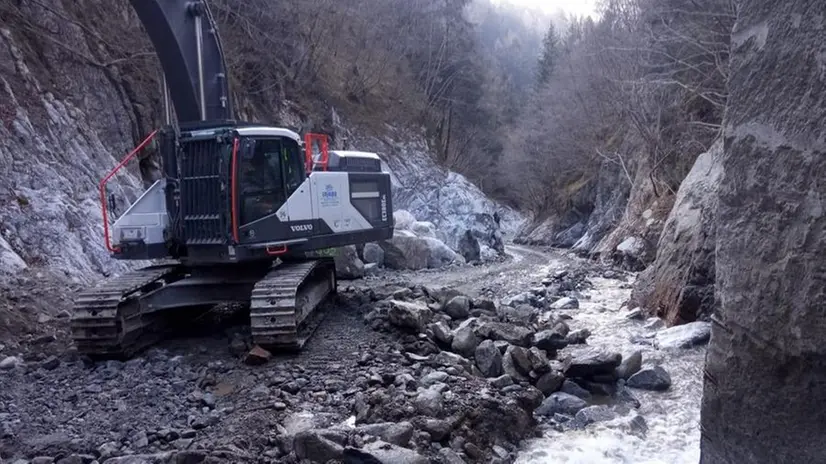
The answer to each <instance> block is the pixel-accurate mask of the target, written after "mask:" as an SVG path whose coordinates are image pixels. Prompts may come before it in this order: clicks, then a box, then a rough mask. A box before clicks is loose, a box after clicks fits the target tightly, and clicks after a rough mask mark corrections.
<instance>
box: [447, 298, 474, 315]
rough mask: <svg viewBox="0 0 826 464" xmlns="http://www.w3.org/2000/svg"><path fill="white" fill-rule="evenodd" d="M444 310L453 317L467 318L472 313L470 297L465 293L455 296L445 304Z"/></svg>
mask: <svg viewBox="0 0 826 464" xmlns="http://www.w3.org/2000/svg"><path fill="white" fill-rule="evenodd" d="M444 312H445V313H446V314H447V315H448V316H450V317H451V318H453V319H465V318H467V317H468V316H469V315H470V299H468V297H466V296H464V295H458V296H455V297H453V298H451V299H450V300H449V301H448V302H447V303H446V304H445V307H444Z"/></svg>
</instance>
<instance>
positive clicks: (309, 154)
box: [304, 132, 330, 175]
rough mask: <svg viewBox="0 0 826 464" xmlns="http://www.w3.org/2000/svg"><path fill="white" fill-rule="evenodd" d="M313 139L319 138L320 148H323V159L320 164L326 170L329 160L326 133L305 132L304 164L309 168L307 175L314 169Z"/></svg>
mask: <svg viewBox="0 0 826 464" xmlns="http://www.w3.org/2000/svg"><path fill="white" fill-rule="evenodd" d="M313 140H318V142H319V148H320V149H321V161H319V164H320V165H321V166H322V168H323V169H324V170H325V171H326V170H327V163H328V162H329V160H330V158H329V153H328V143H327V135H326V134H313V133H311V132H308V133H306V134H304V160H305V161H304V164H305V167H306V168H307V175H310V173H311V172H312V171H313Z"/></svg>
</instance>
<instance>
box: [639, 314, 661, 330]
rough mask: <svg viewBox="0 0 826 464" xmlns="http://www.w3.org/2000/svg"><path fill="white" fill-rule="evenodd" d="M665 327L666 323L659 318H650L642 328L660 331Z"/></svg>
mask: <svg viewBox="0 0 826 464" xmlns="http://www.w3.org/2000/svg"><path fill="white" fill-rule="evenodd" d="M663 327H665V321H663V320H662V319H660V318H659V317H649V318H648V319H646V320H645V324H643V326H642V328H643V329H646V330H660V329H662V328H663Z"/></svg>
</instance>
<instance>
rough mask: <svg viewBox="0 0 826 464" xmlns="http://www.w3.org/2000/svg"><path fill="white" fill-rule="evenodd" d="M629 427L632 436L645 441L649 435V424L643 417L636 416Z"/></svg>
mask: <svg viewBox="0 0 826 464" xmlns="http://www.w3.org/2000/svg"><path fill="white" fill-rule="evenodd" d="M628 426H629V432H630V433H631V435H634V436H637V437H639V438H642V439H645V436H646V435H647V434H648V423H646V422H645V418H644V417H642V416H634V418H633V419H631V421H630V422H629V423H628Z"/></svg>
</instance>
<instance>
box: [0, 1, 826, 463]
mask: <svg viewBox="0 0 826 464" xmlns="http://www.w3.org/2000/svg"><path fill="white" fill-rule="evenodd" d="M207 3H208V4H209V7H210V9H211V11H212V12H213V14H214V16H215V20H216V21H217V24H218V32H219V33H220V35H221V40H222V41H223V43H224V46H225V54H226V57H227V66H228V67H229V69H230V74H231V76H232V79H231V80H232V84H233V85H232V99H233V101H234V103H235V106H236V107H237V111H238V113H239V117H240V118H241V119H243V120H247V121H259V122H264V123H266V124H272V125H275V126H279V127H284V128H289V129H290V130H294V131H295V132H296V133H299V134H301V135H303V134H305V133H307V132H313V133H323V134H326V136H327V137H329V140H330V149H331V150H343V151H347V150H351V151H363V152H368V153H374V154H376V155H377V156H378V157H379V159H380V164H381V168H382V170H383V171H385V172H387V173H389V175H390V179H391V193H392V204H393V211H392V212H391V213H392V218H393V224H394V231H393V237H392V238H390V239H387V240H379V241H371V242H367V243H360V244H357V245H349V246H345V247H338V248H335V249H334V250H335V251H334V255H335V268H336V275H337V278H338V281H337V285H338V286H337V294H336V295H335V296H333V297H331V299H330V300H329V301H328V302H326V303H324V304H323V305H322V306H321V316H320V318H319V322H318V325H317V327H315V328H314V329H313V330H314V331H313V333H312V336H311V337H310V338H309V340H308V341H307V344H306V345H305V346H304V347H303V348H302V349H301V350H299V351H298V352H289V353H288V352H284V353H282V352H277V351H270V350H265V349H262V348H261V347H259V346H257V345H256V344H255V343H254V342H253V338H254V336H253V334H252V332H251V326H250V309H249V307H245V306H244V305H243V304H242V305H234V304H230V305H218V306H214V307H210V308H206V310H204V311H200V312H197V313H196V312H193V313H192V315H191V316H189V315H184V316H181V318H180V319H178V320H177V323H176V324H173V325H172V326H170V327H169V331H168V333H165V334H164V336H163V337H162V338H161V339H160V340H159V341H158V342H157V343H155V344H153V345H152V346H151V347H149V348H147V349H145V350H143V351H141V352H140V353H138V354H137V355H136V356H134V357H132V358H130V359H120V360H96V359H95V360H93V359H91V358H89V357H87V356H83V355H81V354H80V353H79V352H78V349H77V347H76V346H75V345H74V344H73V342H72V338H71V334H70V330H69V321H70V319H71V318H72V317H73V311H74V307H73V301H74V298H75V295H77V294H78V292H79V291H80V290H81V289H84V288H89V287H91V286H94V285H97V284H99V283H101V282H103V281H105V279H108V278H111V277H114V276H118V275H123V274H124V273H127V272H129V271H130V270H132V269H135V268H137V267H142V266H145V265H149V264H152V263H150V262H149V261H128V260H117V259H113V258H112V257H111V256H110V253H109V251H108V250H107V249H106V246H105V242H104V240H103V237H104V218H103V215H102V209H101V197H100V194H99V191H98V183H99V181H100V180H101V179H102V178H103V177H104V176H106V175H107V173H109V172H110V171H111V170H112V169H113V168H114V167H115V166H116V165H117V164H118V163H119V162H120V160H121V159H122V158H123V157H124V156H125V155H126V154H127V153H129V152H130V151H131V150H132V149H133V147H134V146H135V145H136V144H137V143H139V142H140V141H141V140H143V139H144V137H146V136H147V135H148V134H149V133H151V132H152V131H153V130H154V129H155V128H158V127H160V126H162V125H163V124H164V105H163V98H162V90H163V88H162V81H161V70H160V65H159V62H158V59H157V57H156V52H155V50H154V49H153V47H152V44H151V43H150V41H149V39H148V37H147V35H146V33H145V30H144V26H143V25H142V24H141V22H140V21H139V20H138V17H137V16H136V15H135V13H134V11H133V10H132V8H131V7H130V4H129V2H128V1H127V0H117V1H104V0H52V1H44V0H0V85H2V87H0V463H2V462H10V463H15V464H29V463H38V464H48V463H60V464H75V463H84V464H88V463H105V464H127V463H128V464H138V463H182V462H186V463H201V462H203V463H206V462H234V463H235V462H237V463H246V462H278V463H341V462H343V463H349V464H355V463H370V464H374V463H386V464H390V463H394V464H395V463H417V464H418V463H422V464H425V463H438V464H461V463H499V464H505V463H519V464H544V463H560V462H565V463H595V464H600V463H605V464H609V463H611V464H613V463H628V462H632V463H643V462H645V463H668V464H697V463H702V464H706V463H707V464H724V463H725V464H741V463H774V462H797V461H802V460H804V459H808V460H810V461H812V462H819V461H820V460H821V459H822V456H824V455H826V450H824V449H823V448H824V446H823V445H822V444H820V443H821V442H820V441H819V440H817V434H818V432H819V431H820V428H819V426H820V425H821V424H822V422H823V421H822V419H823V418H822V416H823V414H822V413H820V412H819V411H820V409H819V408H818V404H819V403H820V402H821V399H822V396H823V389H822V388H820V386H821V385H822V384H823V381H822V380H823V379H822V378H821V377H822V374H820V372H821V369H820V367H821V364H823V362H822V361H823V359H822V358H823V356H822V354H821V351H822V349H821V348H820V346H821V344H820V343H819V340H820V338H821V335H822V334H823V330H821V329H822V326H823V324H822V323H820V322H819V320H818V316H819V315H820V313H821V312H820V311H818V310H819V309H822V306H823V304H822V303H821V301H822V297H823V294H824V285H823V282H822V280H823V279H820V278H819V276H820V274H819V268H820V267H821V264H820V263H822V262H823V261H824V260H826V255H824V252H823V249H824V243H823V242H824V240H826V233H824V217H826V215H824V210H823V202H824V198H823V195H824V189H823V188H822V187H821V183H822V182H819V179H818V177H817V176H818V175H820V174H821V173H824V172H826V166H824V159H826V158H824V156H825V154H826V136H824V132H823V129H822V128H821V126H822V125H823V124H820V125H819V123H823V122H826V121H825V120H826V97H824V95H826V93H824V89H826V59H824V57H826V41H824V40H823V31H824V29H825V28H826V15H824V12H823V11H821V10H822V5H821V4H820V2H818V1H816V0H805V1H800V2H796V3H793V4H791V3H790V4H784V3H782V2H773V1H769V0H609V1H606V2H604V3H603V4H600V5H599V6H598V7H596V8H594V11H593V12H591V13H590V14H589V15H586V16H582V17H579V16H573V15H568V14H564V13H563V12H562V11H563V10H565V11H568V10H567V8H569V6H565V5H562V4H563V3H564V2H559V8H560V9H559V11H558V12H555V10H556V4H554V5H555V6H553V7H547V8H546V9H542V8H540V7H536V8H535V9H531V7H530V6H527V5H529V4H531V2H529V1H527V0H526V1H525V2H524V3H520V2H517V1H514V2H511V3H509V2H497V1H489V0H446V1H444V2H429V1H426V0H387V1H386V2H378V1H374V0H352V1H350V2H349V3H348V2H334V1H330V0H297V1H295V2H280V1H275V0H244V1H241V0H208V1H207ZM540 6H544V5H540ZM570 8H573V7H570ZM144 155H145V152H141V153H140V154H139V156H138V157H137V158H138V159H135V160H133V161H132V162H130V163H129V164H128V165H127V166H126V167H125V169H124V170H122V171H121V172H120V173H119V174H118V175H117V176H115V177H114V178H113V181H112V182H110V184H109V187H108V189H107V190H106V192H105V195H104V196H105V198H103V200H104V202H106V204H107V205H108V207H109V208H110V212H111V214H113V215H114V216H118V215H120V214H122V213H123V212H124V211H125V210H126V208H127V207H128V206H129V205H131V204H132V203H133V202H135V201H136V199H138V197H139V196H140V195H141V194H142V192H143V191H144V190H145V188H146V186H147V185H148V184H150V182H147V180H148V177H150V176H151V173H150V171H151V170H152V169H155V168H157V165H156V163H157V162H158V160H157V159H155V158H153V157H152V156H151V155H150V156H149V157H146V156H144ZM233 188H234V187H233ZM110 222H111V219H110ZM331 266H332V262H331ZM181 314H184V313H183V312H181Z"/></svg>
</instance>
